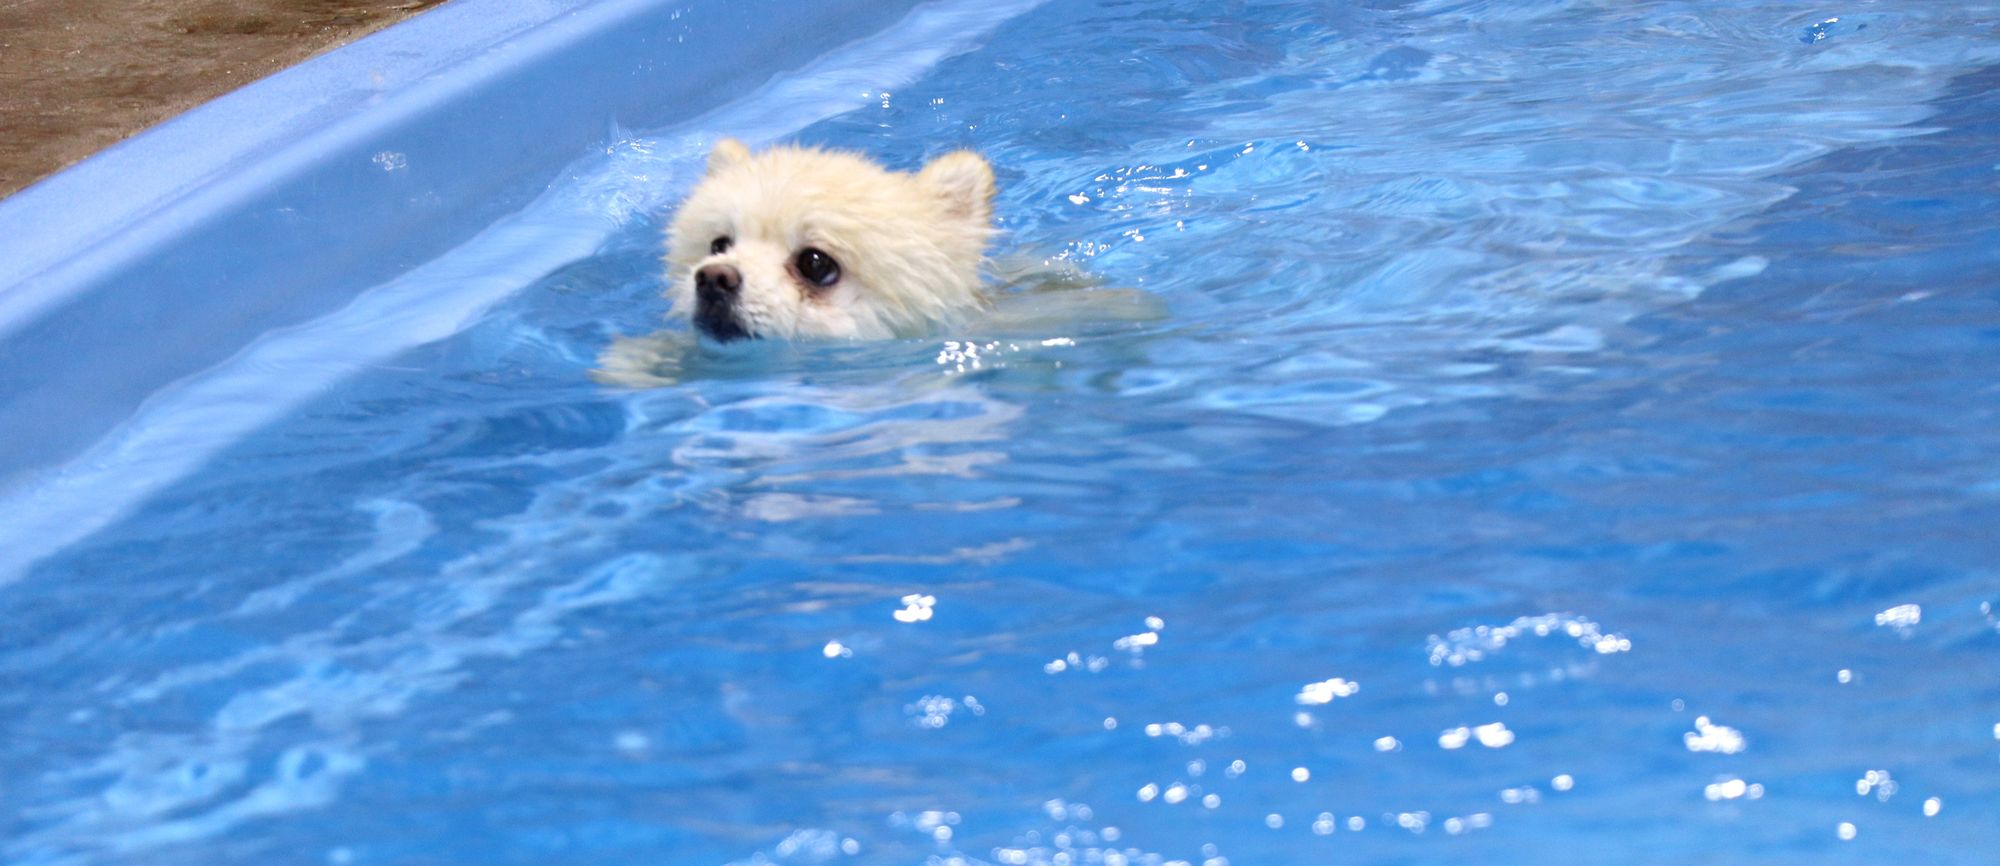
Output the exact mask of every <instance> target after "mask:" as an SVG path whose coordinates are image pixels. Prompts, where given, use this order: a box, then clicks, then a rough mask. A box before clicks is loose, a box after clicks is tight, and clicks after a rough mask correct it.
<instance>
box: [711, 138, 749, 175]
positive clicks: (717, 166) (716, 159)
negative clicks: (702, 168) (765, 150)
mask: <svg viewBox="0 0 2000 866" xmlns="http://www.w3.org/2000/svg"><path fill="white" fill-rule="evenodd" d="M748 161H750V146H749V145H747V144H744V143H743V142H740V141H737V140H736V139H733V138H725V139H722V140H720V141H717V142H716V143H715V149H714V150H711V151H709V152H708V173H709V174H714V173H716V172H718V171H721V170H723V169H725V168H728V167H730V166H732V165H735V164H737V163H740V162H748Z"/></svg>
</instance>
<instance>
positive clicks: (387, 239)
mask: <svg viewBox="0 0 2000 866" xmlns="http://www.w3.org/2000/svg"><path fill="white" fill-rule="evenodd" d="M914 5H915V4H914V2H912V0H898V2H867V0H836V2H827V3H812V4H803V5H801V4H792V3H785V2H781V0H750V2H721V0H709V2H692V3H668V2H661V0H601V2H595V3H587V4H574V3H558V2H542V3H507V2H499V0H491V2H489V0H460V2H457V3H453V4H448V5H447V6H444V7H441V8H439V9H437V10H434V11H433V12H431V13H430V14H428V15H426V16H424V17H422V18H419V19H416V20H413V21H411V22H407V23H405V24H404V25H401V26H399V27H397V28H393V29H391V30H388V31H385V32H383V33H380V34H376V35H375V36H372V37H370V38H368V39H365V40H363V41H361V42H359V43H356V44H355V45H352V46H349V47H348V48H347V49H344V50H342V51H340V52H335V53H334V54H331V55H328V56H326V57H322V58H320V59H319V60H316V61H312V62H309V63H307V64H305V65H303V66H301V67H297V68H295V69H292V70H289V71H287V72H284V73H281V74H279V75H277V76H273V77H272V78H271V79H267V80H265V81H263V82H260V83H258V84H256V85H253V86H251V87H248V88H245V89H244V90H241V91H238V92H237V93H234V94H231V95H230V96H227V97H224V98H223V99H221V100H218V101H216V102H214V103H211V104H209V105H207V106H204V107H202V108H200V109H197V110H195V111H194V112H190V113H189V114H188V115H186V116H183V117H182V118H179V119H177V120H175V121H172V122H170V123H168V124H165V125H163V126H162V127H160V128H158V129H155V130H153V131H151V132H148V133H146V134H144V135H141V136H139V137H137V138H135V139H133V140H131V141H129V142H127V143H125V144H123V145H120V146H119V147H115V148H112V149H111V150H109V151H106V152H105V153H104V154H101V155H99V156H98V157H95V158H93V159H92V160H89V161H86V162H85V163H83V164H81V165H79V166H77V167H76V168H73V169H71V170H70V171H68V172H65V173H63V174H60V175H57V176H56V177H54V178H51V179H49V180H48V181H45V182H43V183H42V184H39V185H37V186H35V187H30V188H29V189H28V190H26V191H24V192H22V193H21V194H19V195H16V196H14V197H13V198H10V199H8V200H6V201H5V202H4V203H0V429H4V430H6V431H7V438H8V447H7V448H6V449H4V451H0V491H4V490H6V489H7V488H9V487H17V486H19V485H21V484H22V483H23V482H24V481H27V480H32V477H33V476H34V475H36V474H38V473H39V472H41V471H46V470H48V469H50V468H51V467H53V466H55V465H57V464H59V463H61V462H62V461H64V460H67V459H69V458H71V457H74V456H76V455H77V454H78V453H80V452H81V451H82V450H83V449H84V448H85V447H87V446H88V445H89V444H90V443H91V442H93V441H95V440H96V439H98V438H99V437H100V436H102V435H103V434H104V433H105V432H107V431H109V430H110V429H112V428H113V427H114V426H116V425H117V424H118V423H120V422H121V421H123V420H125V419H126V418H128V417H129V416H130V415H131V414H132V412H133V411H134V410H135V409H136V408H137V407H138V406H139V405H140V403H142V402H143V401H145V400H146V399H147V398H148V397H149V396H150V395H152V394H153V393H155V392H156V391H158V390H159V389H161V388H162V387H163V386H166V385H167V384H169V383H172V382H174V381H176V380H178V379H181V378H183V377H186V376H188V375H190V374H193V373H196V372H199V371H201V370H204V369H207V368H208V367H211V366H213V365H214V364H216V363H218V362H220V361H222V360H224V359H226V358H229V357H230V356H232V355H234V354H236V353H237V352H238V351H239V350H240V349H242V348H243V346H244V345H246V344H247V343H248V342H249V341H250V340H252V339H254V338H255V337H256V336H257V335H259V334H262V333H266V332H268V331H271V330H273V329H279V328H284V327H286V326H288V325H292V324H296V323H299V322H303V321H307V320H309V319H312V318H314V317H316V316H318V315H321V314H324V313H326V312H328V311H330V310H333V309H337V308H339V307H340V306H341V305H342V304H344V303H346V302H347V301H348V300H350V299H351V298H353V297H354V296H355V295H356V294H357V293H358V292H360V291H361V290H363V289H366V288H368V287H370V286H373V285H377V284H380V283H382V282H384V281H386V280H388V279H391V278H393V277H395V276H396V275H398V274H400V273H402V272H405V271H407V270H408V269H410V268H412V267H415V266H417V265H419V264H421V263H423V262H425V261H428V260H430V259H432V258H434V257H436V256H437V255H439V254H440V253H442V252H444V251H446V250H448V249H450V248H452V247H453V246H454V245H456V244H458V243H460V242H462V241H464V240H465V239H467V238H469V237H471V236H473V235H474V234H476V233H477V232H479V231H480V230H482V229H484V228H486V227H487V226H488V225H490V224H491V223H492V222H493V221H494V220H495V219H497V218H499V217H501V216H503V215H505V214H508V213H510V212H513V211H516V210H519V209H520V208H521V207H522V206H523V205H524V204H525V203H527V202H528V201H530V200H531V199H533V198H534V197H535V196H536V195H538V194H540V193H541V192H542V191H543V190H544V189H545V188H547V186H548V185H549V183H550V182H551V181H552V180H553V179H555V178H556V176H557V175H558V173H559V172H560V171H561V170H562V169H563V168H564V167H565V166H567V165H569V164H571V163H572V162H573V161H574V160H575V158H576V156H577V155H578V154H579V153H582V152H585V151H586V150H587V149H588V148H589V147H591V146H593V145H596V144H600V143H603V142H605V141H607V140H608V138H609V137H610V136H612V135H614V134H615V130H616V129H620V128H651V127H658V126H663V125H666V124H669V123H673V122H676V121H680V120H686V119H689V118H692V117H694V116H696V115H698V114H700V113H702V112H703V111H706V110H709V109H712V108H714V107H716V106H719V105H722V104H724V103H726V102H728V101H729V100H731V99H733V98H736V97H739V96H741V95H743V94H744V93H747V92H749V91H750V90H751V89H752V88H754V87H756V86H758V85H760V84H762V83H763V82H765V81H766V80H769V79H771V78H773V77H774V76H777V75H779V74H781V73H783V72H785V71H788V70H791V69H795V68H798V67H800V66H803V65H804V64H806V63H808V62H810V61H811V60H813V59H814V58H816V57H818V56H819V55H821V54H823V53H824V52H825V51H826V50H827V49H828V48H830V47H833V46H837V45H840V44H841V43H843V42H848V41H852V40H855V39H858V38H861V37H863V36H865V35H868V34H870V33H873V32H875V31H877V30H879V29H880V28H882V27H884V26H886V25H888V24H890V23H892V22H894V21H896V20H897V19H898V18H900V17H901V16H902V15H904V14H905V13H906V12H907V11H908V10H909V9H910V8H911V7H912V6H914ZM781 14H782V16H783V17H784V18H785V19H786V20H787V22H788V25H789V27H788V29H785V30H778V29H775V28H770V27H765V26H762V23H763V22H765V21H768V20H770V19H771V18H773V17H774V16H779V15H781ZM796 33H810V34H813V38H811V39H797V38H794V37H793V35H792V34H796ZM635 79H636V80H637V82H638V83H636V84H635Z"/></svg>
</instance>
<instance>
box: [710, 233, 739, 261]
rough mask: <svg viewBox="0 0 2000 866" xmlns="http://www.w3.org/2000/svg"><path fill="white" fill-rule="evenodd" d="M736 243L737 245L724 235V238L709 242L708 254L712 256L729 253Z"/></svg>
mask: <svg viewBox="0 0 2000 866" xmlns="http://www.w3.org/2000/svg"><path fill="white" fill-rule="evenodd" d="M735 243H736V242H735V241H733V240H730V238H729V236H728V235H723V236H722V237H719V238H716V239H715V240H712V241H709V242H708V254H709V255H711V256H719V255H722V254H723V253H726V252H729V248H730V247H731V246H733V245H734V244H735Z"/></svg>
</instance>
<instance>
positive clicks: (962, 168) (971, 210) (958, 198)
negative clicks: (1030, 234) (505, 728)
mask: <svg viewBox="0 0 2000 866" xmlns="http://www.w3.org/2000/svg"><path fill="white" fill-rule="evenodd" d="M917 180H919V181H922V182H923V183H924V185H926V186H928V187H930V188H931V190H932V191H934V192H936V193H937V194H938V196H939V197H940V198H942V199H944V203H945V208H946V210H949V211H950V212H951V213H952V214H953V215H955V216H962V217H966V218H969V219H972V220H974V221H976V222H978V223H979V224H980V225H985V224H986V223H989V222H991V221H992V220H993V167H992V166H990V165H987V164H986V160H985V159H984V158H983V157H981V156H980V155H979V154H976V153H973V152H972V151H969V150H960V151H954V152H952V153H947V154H945V155H943V156H940V157H938V158H937V159H934V160H931V161H930V163H929V164H927V165H925V166H924V168H923V170H922V171H919V172H917Z"/></svg>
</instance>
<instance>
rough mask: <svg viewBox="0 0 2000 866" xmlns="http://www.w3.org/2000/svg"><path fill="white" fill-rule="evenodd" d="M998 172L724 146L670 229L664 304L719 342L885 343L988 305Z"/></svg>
mask: <svg viewBox="0 0 2000 866" xmlns="http://www.w3.org/2000/svg"><path fill="white" fill-rule="evenodd" d="M993 193H994V186H993V170H992V168H991V167H990V166H988V165H987V164H986V161H985V160H984V159H982V158H980V157H979V156H978V155H977V154H974V153H971V152H969V151H959V152H956V153H950V154H946V155H944V156H941V157H939V158H937V159H935V160H933V161H931V162H930V163H929V164H927V165H925V166H924V167H923V169H922V170H920V171H917V172H915V173H913V174H912V173H903V172H893V171H887V170H885V169H883V168H881V167H879V166H877V165H876V164H874V163H872V162H870V161H868V160H866V159H863V158H862V157H859V156H855V155H852V154H847V153H839V152H835V151H823V150H814V149H809V148H800V147H774V148H771V149H769V150H766V151H763V152H761V153H756V154H752V153H751V152H750V150H749V148H747V147H745V146H744V145H743V144H742V143H741V142H738V141H734V140H730V139H725V140H723V141H722V142H720V143H718V144H717V145H716V147H715V150H714V152H713V153H711V154H710V155H709V159H708V173H707V175H706V176H705V177H704V178H703V179H702V181H701V182H700V183H699V184H697V185H696V186H695V189H694V191H693V192H692V193H690V194H689V195H688V198H687V201H686V202H685V203H683V204H682V205H681V208H680V210H679V212H678V213H676V214H675V216H674V220H673V224H672V226H671V227H670V228H669V229H668V236H667V264H668V267H669V272H668V279H669V282H670V287H669V289H668V291H667V296H668V298H669V299H670V300H671V301H672V303H673V308H674V310H675V312H676V313H677V314H679V315H685V316H687V317H688V319H689V321H690V322H692V324H693V325H694V327H695V328H696V329H697V330H699V331H700V332H701V333H702V334H704V335H706V336H708V337H710V338H711V339H715V340H718V341H722V342H728V341H731V340H740V339H752V338H770V339H828V338H833V339H841V338H844V339H864V340H867V339H886V338H890V337H901V336H913V335H919V334H924V333H927V332H930V331H932V330H934V329H936V328H937V327H939V326H943V325H950V324H955V323H957V322H959V321H960V320H961V319H963V318H964V316H966V315H967V314H969V313H971V312H972V311H974V310H977V309H979V307H980V306H981V304H982V301H981V295H980V289H979V273H980V262H981V259H982V258H983V256H984V253H985V248H986V242H987V239H988V238H989V237H990V236H991V235H992V233H993V229H992V221H993Z"/></svg>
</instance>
